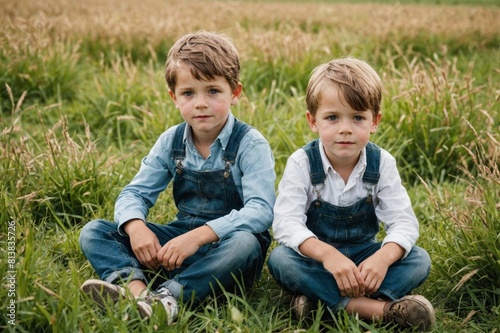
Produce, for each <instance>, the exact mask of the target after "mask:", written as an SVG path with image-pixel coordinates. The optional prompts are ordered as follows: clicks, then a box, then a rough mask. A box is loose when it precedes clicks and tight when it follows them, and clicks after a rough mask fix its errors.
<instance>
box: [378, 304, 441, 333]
mask: <svg viewBox="0 0 500 333" xmlns="http://www.w3.org/2000/svg"><path fill="white" fill-rule="evenodd" d="M435 320H436V314H435V312H434V308H433V307H432V304H431V303H430V302H429V301H428V300H427V299H426V298H425V297H423V296H420V295H411V296H405V297H403V298H401V299H398V300H396V301H392V302H390V303H387V304H386V305H385V307H384V322H385V323H394V324H398V325H399V326H400V327H402V328H410V327H411V328H414V329H417V330H418V331H422V332H423V331H427V330H428V329H429V328H431V327H432V325H434V321H435Z"/></svg>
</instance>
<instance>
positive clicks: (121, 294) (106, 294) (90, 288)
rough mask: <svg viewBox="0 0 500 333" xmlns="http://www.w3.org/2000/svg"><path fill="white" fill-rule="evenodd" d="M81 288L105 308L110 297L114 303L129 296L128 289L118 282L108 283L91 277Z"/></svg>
mask: <svg viewBox="0 0 500 333" xmlns="http://www.w3.org/2000/svg"><path fill="white" fill-rule="evenodd" d="M80 289H81V290H82V291H83V292H84V293H86V294H87V295H89V296H90V298H92V300H94V302H96V303H97V304H99V306H100V307H102V308H104V307H105V304H106V300H107V299H109V300H111V301H112V302H113V303H116V302H118V300H119V299H123V298H126V297H127V293H126V290H125V289H124V288H122V287H120V286H117V285H116V284H111V283H107V282H105V281H102V280H95V279H90V280H87V281H85V282H84V283H83V284H82V286H81V287H80Z"/></svg>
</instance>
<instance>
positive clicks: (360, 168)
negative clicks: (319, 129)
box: [318, 140, 366, 175]
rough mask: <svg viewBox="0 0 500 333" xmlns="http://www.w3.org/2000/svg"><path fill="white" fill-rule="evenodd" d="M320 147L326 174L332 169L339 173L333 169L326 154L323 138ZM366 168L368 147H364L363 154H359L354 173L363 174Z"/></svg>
mask: <svg viewBox="0 0 500 333" xmlns="http://www.w3.org/2000/svg"><path fill="white" fill-rule="evenodd" d="M318 148H319V153H320V155H321V162H323V171H324V172H325V175H327V174H328V172H329V171H330V170H332V171H333V172H334V173H337V171H335V169H333V167H332V164H331V163H330V160H329V159H328V157H327V156H326V153H325V149H324V148H323V143H321V140H319V147H318ZM365 169H366V147H365V148H363V150H362V151H361V155H360V156H359V160H358V163H357V164H356V166H355V167H354V170H353V173H354V174H362V173H364V171H365Z"/></svg>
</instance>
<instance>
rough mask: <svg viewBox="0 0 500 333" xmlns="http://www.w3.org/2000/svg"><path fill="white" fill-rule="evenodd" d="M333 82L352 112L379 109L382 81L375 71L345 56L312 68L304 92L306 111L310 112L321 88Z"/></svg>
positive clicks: (363, 62) (319, 100)
mask: <svg viewBox="0 0 500 333" xmlns="http://www.w3.org/2000/svg"><path fill="white" fill-rule="evenodd" d="M328 84H333V85H335V87H336V88H337V89H339V90H340V92H342V94H343V97H344V99H345V100H346V102H347V103H348V104H349V106H351V107H352V108H353V109H354V110H356V111H366V110H371V111H372V112H373V115H374V116H377V115H378V114H379V112H380V104H381V102H382V81H381V80H380V77H379V76H378V74H377V72H375V70H374V69H373V68H372V67H371V66H370V65H368V63H366V62H365V61H363V60H360V59H356V58H352V57H347V58H340V59H334V60H332V61H330V62H328V63H325V64H322V65H319V66H318V67H316V68H315V69H314V70H313V71H312V73H311V76H310V78H309V84H308V85H307V91H306V104H307V110H308V111H309V112H310V113H311V114H312V115H313V116H315V115H316V111H317V110H318V107H319V105H320V103H321V97H322V96H321V94H322V90H323V87H325V85H328Z"/></svg>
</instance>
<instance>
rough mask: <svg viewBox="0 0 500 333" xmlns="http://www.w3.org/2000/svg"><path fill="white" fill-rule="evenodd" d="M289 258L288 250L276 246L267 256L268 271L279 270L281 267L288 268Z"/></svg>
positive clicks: (284, 247) (281, 246)
mask: <svg viewBox="0 0 500 333" xmlns="http://www.w3.org/2000/svg"><path fill="white" fill-rule="evenodd" d="M292 251H293V250H292ZM289 257H290V256H289V248H288V247H286V246H283V245H278V246H277V247H275V248H274V249H273V250H272V251H271V254H269V258H268V259H267V266H268V267H269V269H270V270H280V269H281V268H282V267H289V266H290V264H291V259H290V258H289Z"/></svg>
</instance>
